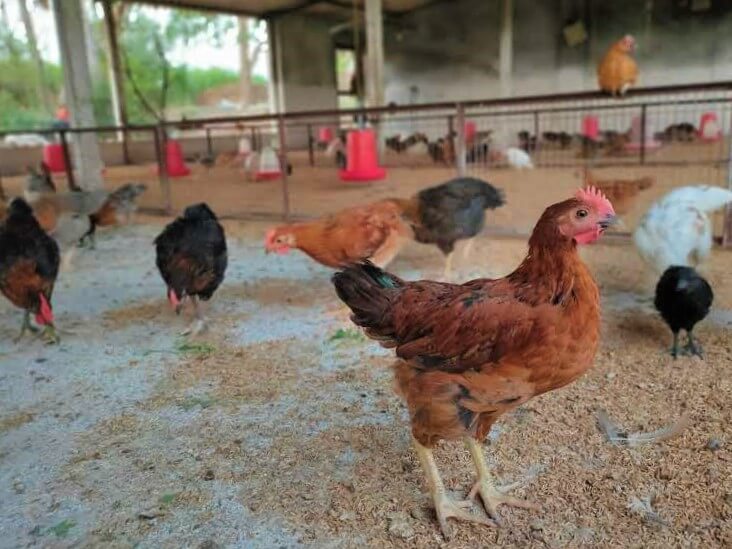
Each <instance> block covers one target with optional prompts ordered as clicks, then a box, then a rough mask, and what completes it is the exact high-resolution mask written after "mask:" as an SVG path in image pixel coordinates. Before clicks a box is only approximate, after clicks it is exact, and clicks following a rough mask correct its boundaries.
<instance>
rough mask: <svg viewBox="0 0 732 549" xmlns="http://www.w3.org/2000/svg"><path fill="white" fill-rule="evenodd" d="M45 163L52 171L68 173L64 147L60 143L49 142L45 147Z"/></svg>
mask: <svg viewBox="0 0 732 549" xmlns="http://www.w3.org/2000/svg"><path fill="white" fill-rule="evenodd" d="M43 163H44V164H45V165H46V166H48V170H49V171H50V172H51V173H66V160H65V159H64V148H63V145H61V144H60V143H49V144H48V145H45V146H44V147H43Z"/></svg>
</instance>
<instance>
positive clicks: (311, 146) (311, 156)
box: [308, 124, 315, 167]
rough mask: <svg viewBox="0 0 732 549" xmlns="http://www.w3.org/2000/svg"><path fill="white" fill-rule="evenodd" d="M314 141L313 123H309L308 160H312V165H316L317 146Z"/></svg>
mask: <svg viewBox="0 0 732 549" xmlns="http://www.w3.org/2000/svg"><path fill="white" fill-rule="evenodd" d="M313 142H314V139H313V125H312V124H308V160H309V161H310V166H311V167H312V166H315V147H314V143H313Z"/></svg>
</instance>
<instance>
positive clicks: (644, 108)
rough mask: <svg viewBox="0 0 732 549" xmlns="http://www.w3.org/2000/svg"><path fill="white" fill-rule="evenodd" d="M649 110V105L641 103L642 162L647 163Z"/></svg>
mask: <svg viewBox="0 0 732 549" xmlns="http://www.w3.org/2000/svg"><path fill="white" fill-rule="evenodd" d="M647 110H648V105H646V104H645V103H643V104H642V105H641V127H640V140H641V144H640V163H641V164H645V163H646V114H647V113H646V111H647Z"/></svg>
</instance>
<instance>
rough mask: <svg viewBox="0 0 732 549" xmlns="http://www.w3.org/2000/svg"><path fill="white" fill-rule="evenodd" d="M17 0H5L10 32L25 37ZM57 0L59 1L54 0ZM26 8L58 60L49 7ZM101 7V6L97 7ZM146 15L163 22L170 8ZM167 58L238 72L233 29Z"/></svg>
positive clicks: (44, 50)
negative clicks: (217, 41) (218, 40)
mask: <svg viewBox="0 0 732 549" xmlns="http://www.w3.org/2000/svg"><path fill="white" fill-rule="evenodd" d="M18 1H19V0H6V2H5V3H6V6H7V8H8V16H9V18H10V26H11V28H12V30H13V33H14V34H15V35H16V36H18V37H22V38H24V37H25V31H24V29H23V23H22V21H21V18H20V12H19V8H18ZM56 1H58V0H56ZM28 7H29V8H30V9H31V16H32V17H33V24H34V26H35V28H36V35H37V38H38V42H39V47H40V48H41V55H42V56H43V57H44V59H47V60H49V61H52V62H54V63H58V62H59V50H58V43H57V41H56V26H55V24H54V21H53V14H52V13H51V11H50V10H44V9H42V8H40V7H38V6H36V5H35V3H34V2H33V0H28ZM99 9H101V7H99ZM142 9H143V10H144V12H145V14H146V15H148V16H149V17H152V18H154V19H157V20H158V21H160V22H165V21H166V20H167V18H168V13H169V11H170V10H169V9H167V8H155V7H149V6H145V7H143V8H142ZM168 53H169V58H170V61H171V62H172V63H173V64H174V65H178V64H183V63H186V64H188V65H189V66H194V67H199V68H209V67H219V68H222V69H230V70H233V71H237V72H238V71H239V50H238V46H237V41H236V30H234V29H232V31H231V32H229V33H227V35H226V36H224V37H222V39H221V47H216V46H214V45H213V44H196V46H195V47H193V48H191V47H188V48H184V47H180V48H176V50H174V51H171V52H168ZM254 72H255V73H257V74H262V75H266V74H267V72H268V71H267V62H266V58H265V56H260V59H259V62H258V63H257V66H256V68H255V71H254Z"/></svg>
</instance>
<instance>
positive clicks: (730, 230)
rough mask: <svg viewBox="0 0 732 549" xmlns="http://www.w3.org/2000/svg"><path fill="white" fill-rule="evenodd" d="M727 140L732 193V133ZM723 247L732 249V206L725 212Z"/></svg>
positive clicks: (731, 114)
mask: <svg viewBox="0 0 732 549" xmlns="http://www.w3.org/2000/svg"><path fill="white" fill-rule="evenodd" d="M730 122H732V113H730ZM727 140H728V143H727V188H728V189H729V190H730V191H732V133H730V135H729V136H727ZM722 246H724V247H725V248H730V247H732V204H727V208H726V209H725V210H724V232H723V233H722Z"/></svg>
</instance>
